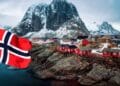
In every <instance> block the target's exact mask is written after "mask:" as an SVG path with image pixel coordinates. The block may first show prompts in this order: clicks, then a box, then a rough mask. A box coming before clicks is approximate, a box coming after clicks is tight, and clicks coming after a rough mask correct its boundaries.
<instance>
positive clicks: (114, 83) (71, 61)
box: [30, 45, 120, 86]
mask: <svg viewBox="0 0 120 86" xmlns="http://www.w3.org/2000/svg"><path fill="white" fill-rule="evenodd" d="M37 46H38V47H36V46H33V50H32V52H31V54H32V56H33V57H32V63H31V66H30V67H31V69H32V71H33V72H34V74H35V77H38V78H40V79H49V78H50V79H55V80H76V81H77V82H78V83H79V84H80V85H82V86H120V74H119V72H120V69H119V65H118V66H111V65H109V64H108V63H107V62H106V61H108V60H109V59H104V58H102V59H98V58H99V57H97V58H96V59H95V57H94V58H89V57H80V56H76V55H73V54H69V55H66V54H62V53H60V52H57V51H55V46H54V45H52V48H51V47H50V46H51V45H44V46H43V45H37ZM53 46H54V48H53ZM41 50H42V52H41ZM36 52H37V53H36ZM38 52H39V53H38ZM83 58H84V59H83ZM92 59H93V60H92ZM110 60H112V64H115V63H116V61H114V59H110ZM100 61H101V62H102V64H101V62H100ZM116 65H117V63H116ZM66 86H67V85H66Z"/></svg>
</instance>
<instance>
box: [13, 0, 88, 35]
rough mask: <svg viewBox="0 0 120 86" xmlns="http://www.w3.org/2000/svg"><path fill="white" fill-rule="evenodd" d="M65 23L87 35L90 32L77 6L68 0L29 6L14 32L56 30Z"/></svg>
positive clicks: (22, 33)
mask: <svg viewBox="0 0 120 86" xmlns="http://www.w3.org/2000/svg"><path fill="white" fill-rule="evenodd" d="M64 25H67V26H69V27H70V28H69V29H74V28H77V30H78V29H79V30H80V31H81V32H83V33H85V34H86V35H88V34H89V31H88V30H87V29H86V26H85V24H84V23H83V21H82V20H81V19H80V17H79V14H78V12H77V9H76V7H75V6H74V5H73V4H72V3H69V2H67V1H66V0H64V1H63V0H53V1H52V2H51V3H50V4H49V5H46V4H38V5H33V6H31V7H29V9H28V10H27V12H26V13H25V15H24V17H23V19H22V20H21V22H20V23H19V25H18V26H17V27H15V28H14V29H13V30H12V32H15V33H17V34H18V35H22V36H23V35H25V34H27V33H28V32H38V31H40V30H41V29H43V28H47V29H48V30H53V31H56V30H57V29H59V28H60V27H61V26H64ZM74 25H76V27H74Z"/></svg>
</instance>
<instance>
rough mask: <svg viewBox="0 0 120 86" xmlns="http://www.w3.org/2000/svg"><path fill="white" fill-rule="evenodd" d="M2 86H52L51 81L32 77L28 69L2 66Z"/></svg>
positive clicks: (0, 76) (0, 69)
mask: <svg viewBox="0 0 120 86" xmlns="http://www.w3.org/2000/svg"><path fill="white" fill-rule="evenodd" d="M0 86H50V81H47V80H40V79H37V78H35V77H32V75H31V74H30V73H29V72H28V69H26V70H18V69H10V68H8V66H6V65H3V64H0Z"/></svg>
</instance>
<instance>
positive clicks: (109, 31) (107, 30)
mask: <svg viewBox="0 0 120 86" xmlns="http://www.w3.org/2000/svg"><path fill="white" fill-rule="evenodd" d="M90 33H91V34H93V35H119V34H120V32H119V31H118V30H116V29H115V28H113V27H112V25H111V24H109V23H108V22H103V23H102V24H101V25H99V26H98V30H96V31H90Z"/></svg>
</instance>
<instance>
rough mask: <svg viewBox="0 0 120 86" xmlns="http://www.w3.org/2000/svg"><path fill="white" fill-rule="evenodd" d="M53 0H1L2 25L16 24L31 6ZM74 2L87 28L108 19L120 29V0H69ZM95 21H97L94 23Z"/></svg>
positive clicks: (0, 19)
mask: <svg viewBox="0 0 120 86" xmlns="http://www.w3.org/2000/svg"><path fill="white" fill-rule="evenodd" d="M50 2H51V0H0V25H12V26H16V25H17V24H18V23H19V22H20V21H21V19H22V17H23V16H24V13H25V12H26V10H27V9H28V7H29V6H31V5H32V4H36V3H48V4H49V3H50ZM68 2H72V3H73V4H74V5H75V6H76V8H77V10H78V12H79V15H80V17H81V19H82V20H83V21H84V22H85V24H86V26H87V28H90V29H92V28H93V27H94V26H95V25H97V24H98V25H99V24H101V23H102V22H103V21H108V22H109V23H110V24H112V25H113V27H115V28H116V29H118V30H119V29H120V5H119V3H120V0H68ZM93 22H96V24H95V23H93Z"/></svg>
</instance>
